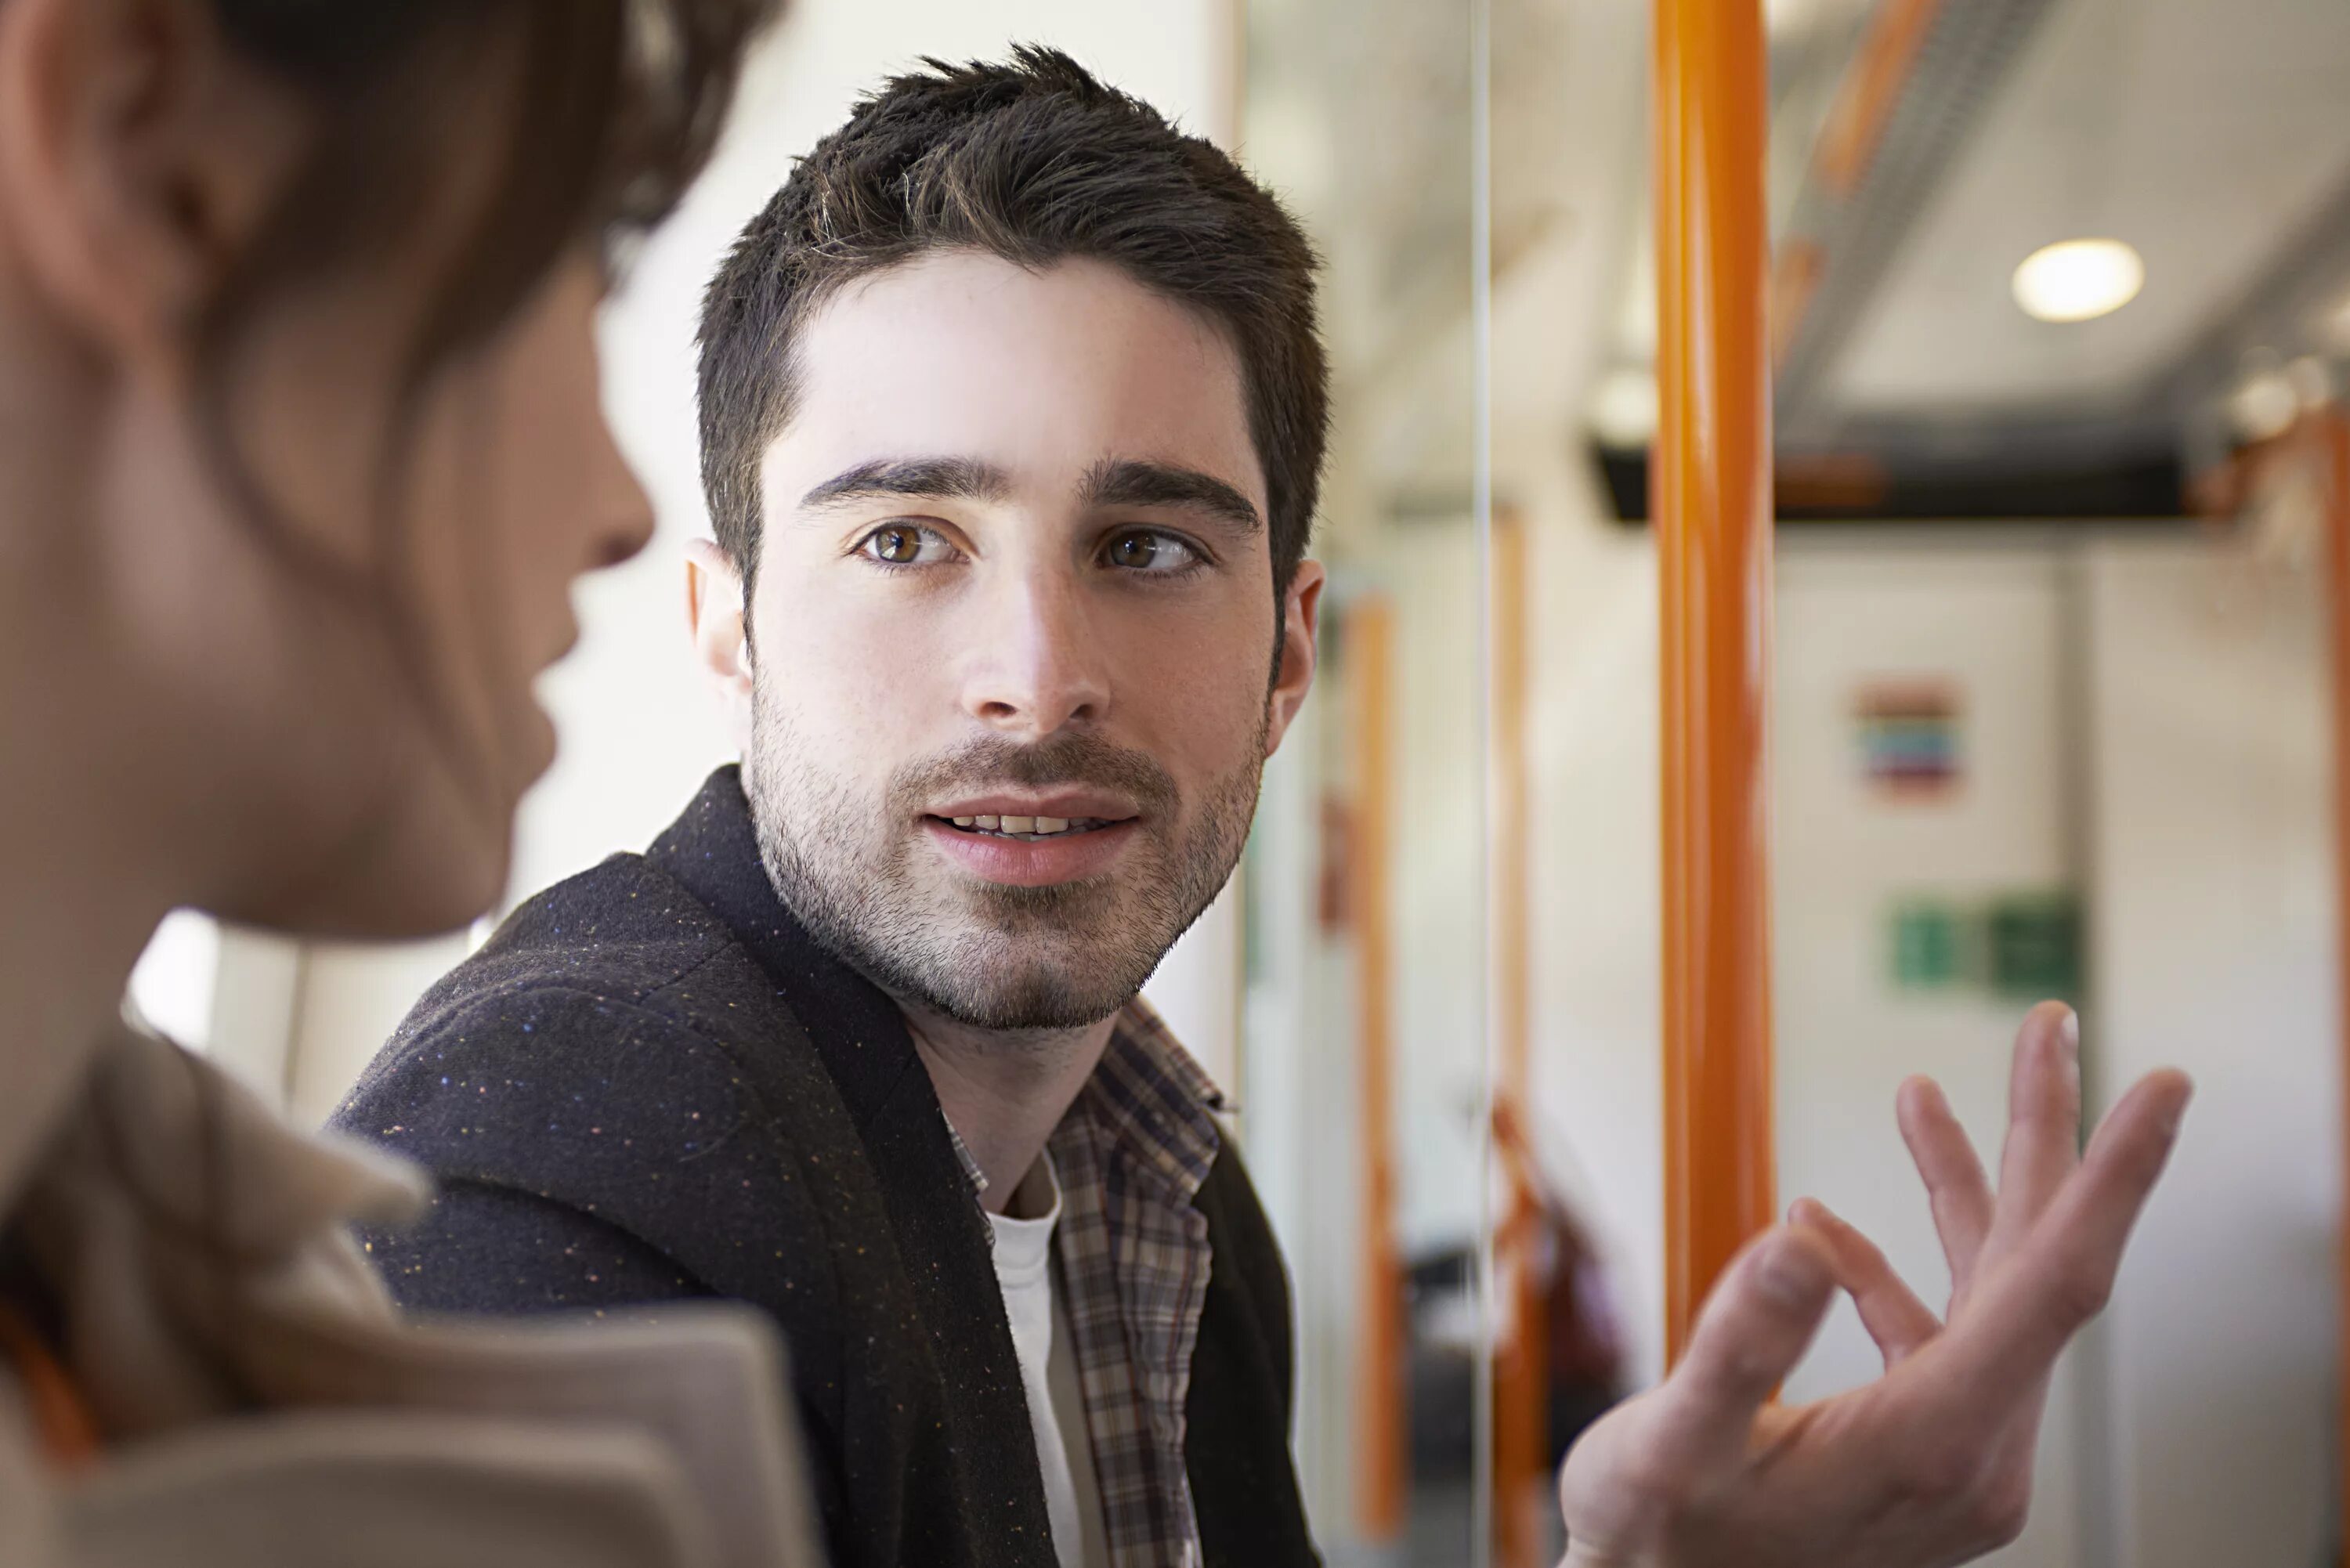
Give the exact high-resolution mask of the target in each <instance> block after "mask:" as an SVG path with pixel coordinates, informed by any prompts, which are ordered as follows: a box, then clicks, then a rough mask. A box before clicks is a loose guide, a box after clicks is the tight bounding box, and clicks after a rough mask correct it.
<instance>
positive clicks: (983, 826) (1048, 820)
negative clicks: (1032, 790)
mask: <svg viewBox="0 0 2350 1568" xmlns="http://www.w3.org/2000/svg"><path fill="white" fill-rule="evenodd" d="M953 820H954V825H955V826H957V827H964V828H976V829H977V830H978V831H980V832H982V833H1004V834H1016V835H1018V836H1021V837H1023V838H1049V837H1051V836H1053V835H1054V834H1056V833H1068V832H1071V831H1073V830H1074V831H1076V832H1078V833H1085V832H1089V831H1091V830H1092V829H1094V828H1097V827H1099V826H1101V824H1100V823H1098V822H1096V821H1093V820H1091V819H1089V818H1086V817H1075V818H1072V817H1066V816H958V817H956V818H954V819H953Z"/></svg>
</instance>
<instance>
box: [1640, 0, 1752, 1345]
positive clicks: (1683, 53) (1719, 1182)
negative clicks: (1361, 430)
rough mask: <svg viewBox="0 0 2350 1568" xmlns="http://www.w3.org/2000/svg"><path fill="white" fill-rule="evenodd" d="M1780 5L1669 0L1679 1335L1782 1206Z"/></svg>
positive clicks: (1664, 183) (1667, 353) (1661, 342)
mask: <svg viewBox="0 0 2350 1568" xmlns="http://www.w3.org/2000/svg"><path fill="white" fill-rule="evenodd" d="M1767 68H1768V67H1767V59H1766V56H1765V53H1764V47H1763V4H1762V0H1657V11H1656V93H1655V107H1656V182H1657V203H1656V205H1657V269H1658V275H1657V298H1658V328H1659V334H1658V388H1659V398H1660V400H1661V409H1660V413H1661V423H1660V427H1659V434H1658V441H1657V447H1656V454H1655V466H1654V470H1653V484H1652V490H1653V493H1654V502H1655V505H1654V511H1655V516H1656V527H1657V550H1658V577H1659V585H1660V589H1661V594H1662V627H1661V635H1662V642H1663V649H1662V652H1663V675H1664V680H1663V714H1662V718H1663V758H1664V800H1663V806H1664V819H1663V826H1664V1046H1665V1311H1666V1347H1667V1355H1668V1356H1669V1357H1670V1358H1673V1359H1678V1358H1679V1355H1680V1352H1681V1348H1682V1346H1683V1345H1685V1344H1686V1343H1687V1341H1688V1336H1689V1332H1690V1324H1691V1323H1692V1321H1693V1320H1694V1318H1695V1316H1696V1314H1697V1310H1698V1307H1699V1306H1700V1303H1702V1302H1703V1300H1704V1297H1705V1293H1706V1291H1707V1290H1708V1288H1710V1287H1711V1284H1712V1282H1713V1281H1714V1279H1715V1278H1716V1277H1717V1276H1718V1275H1719V1274H1720V1273H1721V1269H1722V1267H1723V1265H1724V1264H1725V1263H1727V1262H1729V1260H1730V1258H1731V1254H1732V1253H1733V1252H1735V1251H1737V1249H1738V1247H1739V1246H1740V1245H1741V1244H1742V1242H1743V1241H1745V1240H1746V1239H1747V1238H1748V1237H1749V1236H1751V1235H1752V1234H1753V1233H1754V1232H1755V1231H1758V1230H1760V1229H1762V1228H1763V1227H1765V1226H1767V1225H1769V1224H1770V1223H1771V1220H1772V1218H1773V1209H1774V1207H1775V1205H1774V1200H1773V1181H1772V1143H1771V940H1770V908H1769V903H1770V897H1769V895H1770V881H1769V874H1768V866H1767V857H1766V853H1765V850H1766V845H1765V839H1766V831H1767V827H1768V821H1769V817H1768V812H1767V811H1766V809H1765V794H1764V785H1765V778H1764V764H1765V762H1766V755H1765V743H1764V742H1765V733H1766V726H1765V722H1764V721H1765V715H1766V709H1767V698H1768V688H1769V653H1770V646H1771V522H1772V520H1771V513H1770V505H1771V414H1770V400H1771V389H1770V381H1769V373H1770V372H1769V364H1770V359H1769V351H1768V349H1769V345H1768V337H1767V328H1766V324H1765V321H1764V300H1765V296H1766V295H1767V292H1768V281H1767V280H1768V272H1769V259H1770V258H1769V254H1768V241H1767V236H1766V229H1765V223H1766V218H1765V211H1764V206H1763V152H1764V139H1765V130H1766V118H1765V101H1766V95H1765V88H1766V72H1767Z"/></svg>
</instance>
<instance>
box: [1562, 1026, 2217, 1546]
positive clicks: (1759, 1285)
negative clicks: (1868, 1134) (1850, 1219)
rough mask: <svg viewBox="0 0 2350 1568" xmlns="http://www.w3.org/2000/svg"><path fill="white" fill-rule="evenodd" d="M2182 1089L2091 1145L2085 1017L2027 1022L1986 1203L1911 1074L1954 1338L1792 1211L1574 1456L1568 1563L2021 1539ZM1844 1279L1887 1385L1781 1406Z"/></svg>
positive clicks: (1975, 1169) (2153, 1099) (2155, 1099)
mask: <svg viewBox="0 0 2350 1568" xmlns="http://www.w3.org/2000/svg"><path fill="white" fill-rule="evenodd" d="M2189 1092H2190V1091H2189V1085H2188V1083H2187V1080H2186V1078H2185V1077H2184V1076H2183V1075H2180V1074H2178V1073H2157V1074H2154V1075H2151V1076H2149V1077H2148V1078H2147V1079H2146V1080H2145V1081H2143V1082H2142V1083H2140V1084H2139V1085H2137V1087H2136V1088H2134V1089H2132V1090H2131V1091H2130V1093H2129V1095H2128V1096H2126V1097H2125V1098H2124V1099H2123V1100H2122V1102H2121V1103H2120V1104H2119V1105H2117V1106H2115V1107H2114V1109H2113V1111H2112V1113H2111V1114H2110V1115H2108V1116H2106V1119H2105V1121H2104V1123H2103V1124H2102V1125H2101V1126H2100V1127H2098V1129H2097V1133H2096V1137H2095V1138H2094V1139H2093V1140H2092V1141H2091V1143H2090V1146H2089V1151H2088V1153H2087V1155H2086V1156H2085V1157H2084V1156H2082V1155H2081V1153H2080V1151H2079V1127H2080V1097H2081V1090H2080V1068H2079V1050H2078V1026H2077V1024H2076V1023H2074V1019H2073V1015H2072V1014H2071V1013H2070V1012H2067V1011H2066V1010H2064V1008H2061V1007H2055V1006H2048V1007H2043V1008H2040V1009H2038V1010H2036V1011H2035V1012H2033V1014H2032V1016H2031V1017H2030V1018H2029V1019H2028V1020H2026V1022H2025V1023H2024V1026H2023V1031H2022V1034H2021V1035H2020V1036H2019V1037H2018V1039H2017V1041H2016V1049H2015V1072H2014V1077H2013V1079H2012V1084H2011V1087H2010V1091H2009V1125H2008V1136H2007V1145H2006V1148H2005V1151H2004V1153H2003V1154H2002V1158H2001V1167H2000V1181H1999V1187H1998V1189H1997V1191H1996V1193H1994V1192H1993V1190H1992V1188H1991V1182H1990V1180H1989V1179H1988V1178H1987V1176H1986V1175H1985V1174H1984V1171H1983V1168H1982V1165H1981V1161H1980V1160H1979V1159H1977V1158H1976V1157H1975V1153H1974V1149H1973V1147H1972V1146H1971V1145H1970V1144H1969V1143H1968V1141H1967V1137H1966V1135H1965V1133H1964V1132H1963V1131H1962V1130H1961V1129H1960V1127H1959V1125H1958V1122H1957V1120H1956V1118H1955V1117H1953V1116H1951V1114H1950V1107H1949V1106H1948V1104H1947V1103H1946V1102H1945V1101H1944V1100H1943V1098H1942V1096H1941V1093H1940V1091H1939V1090H1938V1089H1937V1088H1935V1086H1934V1085H1931V1084H1930V1083H1928V1082H1926V1081H1925V1080H1923V1079H1916V1080H1912V1081H1911V1082H1910V1083H1908V1084H1907V1085H1904V1086H1903V1088H1902V1093H1901V1101H1900V1118H1901V1131H1902V1136H1903V1137H1905V1138H1906V1139H1907V1140H1908V1145H1909V1151H1910V1154H1911V1156H1912V1158H1915V1159H1916V1161H1917V1164H1918V1172H1919V1174H1920V1175H1921V1176H1923V1177H1924V1178H1925V1181H1926V1189H1927V1192H1928V1195H1929V1197H1930V1199H1932V1203H1933V1210H1934V1223H1935V1227H1936V1229H1937V1230H1938V1231H1939V1232H1940V1234H1941V1239H1942V1248H1943V1251H1944V1253H1945V1254H1946V1255H1947V1256H1948V1258H1949V1259H1950V1277H1951V1280H1952V1282H1953V1287H1952V1292H1951V1298H1950V1311H1949V1322H1948V1324H1947V1325H1946V1324H1944V1323H1943V1322H1942V1320H1941V1319H1939V1318H1937V1317H1936V1316H1935V1314H1933V1313H1932V1312H1931V1311H1930V1310H1929V1309H1928V1308H1927V1307H1926V1306H1925V1304H1924V1303H1921V1302H1920V1301H1918V1298H1917V1296H1916V1295H1915V1294H1913V1293H1911V1292H1910V1290H1909V1288H1908V1286H1907V1285H1905V1284H1903V1283H1902V1282H1901V1281H1900V1279H1899V1277H1898V1276H1897V1275H1896V1274H1895V1273H1894V1272H1893V1271H1892V1269H1891V1267H1890V1266H1888V1265H1887V1262H1886V1261H1885V1258H1884V1255H1883V1254H1882V1253H1880V1252H1879V1251H1877V1248H1876V1247H1875V1246H1873V1245H1872V1244H1871V1243H1870V1242H1869V1241H1867V1239H1866V1238H1865V1237H1863V1236H1862V1235H1861V1234H1860V1232H1859V1231H1856V1230H1854V1229H1853V1228H1852V1227H1851V1226H1849V1225H1846V1223H1845V1222H1844V1221H1843V1220H1839V1219H1837V1218H1836V1217H1835V1216H1834V1215H1833V1214H1831V1213H1829V1212H1828V1211H1827V1210H1825V1208H1823V1207H1822V1206H1820V1205H1819V1204H1817V1203H1814V1202H1811V1201H1809V1200H1806V1201H1804V1202H1802V1203H1798V1204H1797V1205H1796V1206H1795V1208H1794V1211H1793V1212H1792V1214H1791V1215H1790V1217H1789V1220H1788V1223H1786V1224H1785V1225H1783V1226H1780V1227H1778V1228H1777V1229H1775V1230H1773V1231H1770V1232H1769V1233H1768V1234H1766V1235H1764V1236H1763V1237H1761V1238H1758V1239H1757V1240H1756V1241H1755V1242H1754V1243H1753V1244H1752V1245H1751V1246H1750V1247H1748V1248H1747V1249H1746V1251H1744V1252H1742V1254H1740V1256H1739V1258H1738V1260H1737V1261H1736V1262H1734V1263H1733V1264H1732V1265H1731V1268H1730V1270H1729V1271H1728V1272H1727V1273H1726V1274H1725V1275H1724V1276H1723V1279H1722V1281H1721V1283H1720V1284H1719V1285H1718V1286H1717V1287H1716V1288H1715V1291H1714V1293H1713V1295H1712V1297H1711V1299H1710V1300H1709V1301H1708V1302H1707V1303H1706V1307H1705V1311H1704V1314H1703V1315H1702V1316H1701V1317H1700V1321H1699V1324H1698V1327H1697V1331H1696V1333H1695V1334H1693V1335H1692V1336H1691V1337H1690V1344H1689V1349H1688V1354H1687V1355H1685V1356H1684V1357H1683V1359H1682V1362H1681V1364H1680V1366H1679V1367H1677V1368H1676V1369H1675V1370H1674V1372H1673V1374H1672V1376H1669V1377H1668V1378H1667V1379H1666V1380H1665V1382H1664V1383H1663V1384H1661V1385H1659V1386H1658V1387H1656V1388H1655V1389H1652V1390H1651V1391H1649V1392H1648V1393H1647V1394H1645V1395H1642V1396H1641V1397H1638V1398H1637V1399H1634V1400H1631V1401H1630V1402H1628V1403H1627V1404H1626V1405H1624V1406H1622V1407H1619V1408H1617V1410H1615V1411H1613V1412H1611V1413H1610V1414H1609V1415H1608V1416H1607V1417H1606V1418H1604V1419H1603V1420H1601V1421H1600V1422H1599V1423H1598V1424H1597V1425H1596V1426H1594V1427H1593V1428H1591V1429H1590V1431H1588V1432H1587V1433H1586V1434H1585V1435H1584V1437H1583V1438H1582V1440H1581V1441H1579V1442H1578V1443H1576V1445H1575V1449H1574V1451H1573V1452H1572V1453H1570V1454H1569V1455H1568V1456H1567V1459H1566V1466H1565V1470H1564V1471H1563V1472H1562V1474H1561V1476H1560V1478H1559V1491H1560V1497H1561V1501H1562V1502H1563V1503H1564V1505H1565V1512H1566V1526H1567V1536H1568V1550H1567V1568H1731V1565H1733V1564H1734V1565H1735V1568H1798V1565H1800V1568H1939V1565H1941V1564H1947V1563H1963V1562H1966V1561H1968V1560H1969V1559H1970V1558H1973V1557H1977V1556H1980V1555H1981V1554H1982V1553H1983V1552H1988V1551H1990V1550H1991V1549H1993V1548H1995V1547H1997V1546H2000V1545H2002V1544H2004V1543H2005V1542H2008V1541H2011V1540H2012V1539H2014V1537H2015V1535H2016V1534H2017V1532H2020V1531H2021V1530H2022V1527H2023V1518H2024V1511H2025V1509H2026V1507H2027V1505H2028V1504H2029V1502H2030V1500H2031V1480H2032V1459H2033V1445H2034V1444H2035V1442H2036V1441H2037V1440H2038V1438H2039V1431H2040V1417H2041V1412H2042V1408H2043V1406H2044V1404H2045V1403H2046V1399H2047V1393H2048V1379H2049V1375H2050V1372H2051V1370H2052V1368H2053V1367H2054V1365H2055V1361H2056V1357H2057V1355H2058V1354H2059V1353H2060V1352H2062V1351H2063V1350H2064V1346H2065V1345H2066V1344H2067V1343H2068V1342H2069V1341H2070V1340H2071V1339H2072V1337H2073V1335H2074V1334H2076V1333H2077V1332H2078V1331H2079V1330H2080V1328H2081V1327H2082V1325H2084V1324H2086V1323H2087V1322H2088V1321H2089V1320H2090V1319H2091V1318H2093V1317H2095V1315H2096V1314H2097V1313H2098V1312H2099V1311H2101V1310H2102V1309H2103V1307H2104V1305H2105V1302H2106V1295H2107V1293H2109V1292H2110V1291H2111V1289H2112V1288H2113V1282H2114V1276H2115V1273H2116V1271H2117V1270H2118V1269H2119V1268H2120V1265H2121V1255H2122V1248H2123V1245H2124V1243H2125V1242H2126V1241H2127V1240H2128V1236H2129V1231H2130V1228H2131V1226H2132V1225H2133V1224H2134V1223H2135V1222H2136V1221H2137V1215H2138V1212H2139V1210H2141V1209H2142V1208H2143V1207H2144V1205H2145V1202H2146V1199H2147V1194H2148V1193H2149V1192H2151V1191H2152V1190H2153V1188H2154V1184H2155V1181H2156V1179H2157V1178H2158V1177H2159V1176H2160V1175H2161V1172H2162V1167H2163V1164H2164V1162H2165V1160H2166V1159H2167V1158H2168V1156H2169V1152H2170V1147H2171V1145H2172V1143H2173V1142H2174V1141H2175V1139H2176V1137H2177V1133H2178V1123H2179V1119H2180V1117H2181V1116H2183V1115H2184V1114H2185V1112H2186V1107H2187V1100H2188V1096H2189ZM1839 1289H1841V1290H1844V1291H1846V1292H1848V1293H1850V1294H1851V1296H1852V1298H1853V1301H1854V1303H1855V1304H1856V1306H1857V1307H1858V1308H1859V1309H1860V1316H1861V1321H1862V1323H1863V1324H1865V1325H1866V1327H1867V1329H1868V1332H1869V1334H1870V1335H1871V1336H1872V1337H1873V1338H1874V1339H1875V1340H1876V1341H1877V1346H1878V1348H1879V1349H1880V1350H1882V1351H1883V1352H1884V1354H1885V1364H1886V1370H1885V1376H1882V1377H1880V1378H1879V1379H1877V1381H1876V1382H1874V1383H1871V1384H1869V1385H1867V1386H1865V1387H1861V1388H1856V1389H1854V1390H1852V1391H1851V1392H1849V1393H1846V1394H1843V1395H1839V1396H1837V1397H1835V1398H1831V1399H1825V1400H1821V1401H1819V1402H1818V1403H1816V1404H1812V1405H1804V1406H1796V1407H1784V1406H1779V1405H1775V1404H1773V1403H1771V1402H1770V1401H1771V1397H1772V1394H1773V1390H1774V1389H1776V1388H1777V1386H1779V1384H1780V1383H1781V1381H1782V1380H1783V1379H1784V1378H1785V1376H1787V1374H1788V1373H1789V1372H1790V1371H1792V1370H1793V1369H1794V1366H1795V1363H1796V1362H1797V1361H1798V1360H1799V1359H1801V1357H1802V1355H1803V1353H1804V1349H1805V1347H1806V1346H1807V1345H1809V1344H1810V1343H1811V1340H1812V1336H1813V1334H1814V1333H1815V1332H1816V1331H1817V1330H1818V1327H1819V1325H1820V1323H1821V1320H1822V1319H1823V1318H1824V1317H1825V1315H1826V1312H1827V1308H1828V1305H1829V1303H1830V1302H1831V1301H1832V1300H1833V1299H1834V1296H1835V1292H1836V1291H1837V1290H1839Z"/></svg>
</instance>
